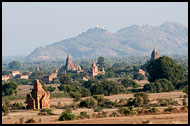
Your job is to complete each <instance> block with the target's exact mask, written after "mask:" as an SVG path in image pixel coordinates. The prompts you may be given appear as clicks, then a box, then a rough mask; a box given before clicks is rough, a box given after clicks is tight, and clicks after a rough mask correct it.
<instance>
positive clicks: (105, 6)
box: [2, 2, 188, 56]
mask: <svg viewBox="0 0 190 126" xmlns="http://www.w3.org/2000/svg"><path fill="white" fill-rule="evenodd" d="M166 21H175V22H178V23H181V24H183V25H184V26H186V27H188V3H187V2H3V3H2V55H3V56H17V55H29V54H30V53H31V52H32V51H33V50H34V49H35V48H38V47H40V46H45V45H50V44H53V43H55V42H58V41H61V40H64V39H68V38H71V37H76V36H77V35H78V34H80V33H82V32H86V31H87V30H88V29H89V28H94V27H95V26H96V25H97V24H99V25H100V26H102V27H106V28H107V29H108V31H110V32H112V33H113V32H117V31H118V30H119V29H121V28H124V27H128V26H130V25H133V24H138V25H147V24H148V25H151V26H159V25H161V24H162V23H164V22H166Z"/></svg>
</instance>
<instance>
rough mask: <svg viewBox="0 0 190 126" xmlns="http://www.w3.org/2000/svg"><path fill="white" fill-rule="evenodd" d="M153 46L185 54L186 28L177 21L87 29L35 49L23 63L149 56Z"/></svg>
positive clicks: (160, 50) (168, 53) (169, 51)
mask: <svg viewBox="0 0 190 126" xmlns="http://www.w3.org/2000/svg"><path fill="white" fill-rule="evenodd" d="M154 43H156V47H157V50H158V52H159V54H160V55H163V54H164V55H175V54H178V55H184V54H185V55H187V54H188V29H187V28H186V27H185V26H183V25H182V24H179V23H176V22H165V23H163V24H161V25H160V26H156V27H153V26H149V25H131V26H129V27H125V28H122V29H120V30H118V31H117V32H115V33H110V32H109V31H108V30H107V29H106V28H101V27H95V28H90V29H88V30H87V31H86V32H83V33H81V34H79V35H78V36H76V37H73V38H70V39H65V40H62V41H59V42H55V43H53V44H51V45H47V46H44V47H39V48H36V49H35V50H34V51H33V52H31V53H30V54H29V55H28V56H27V58H26V60H32V61H34V60H57V59H59V60H60V59H66V56H67V53H68V52H70V53H71V56H72V58H89V57H91V58H92V57H98V56H104V57H118V56H119V57H127V56H132V55H134V56H145V55H150V54H151V51H152V50H153V47H154Z"/></svg>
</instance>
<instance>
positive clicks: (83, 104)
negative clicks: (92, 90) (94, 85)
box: [79, 98, 97, 108]
mask: <svg viewBox="0 0 190 126" xmlns="http://www.w3.org/2000/svg"><path fill="white" fill-rule="evenodd" d="M96 105H97V102H96V100H94V99H93V98H87V99H85V100H82V101H81V102H80V104H79V106H80V107H87V108H93V107H95V106H96Z"/></svg>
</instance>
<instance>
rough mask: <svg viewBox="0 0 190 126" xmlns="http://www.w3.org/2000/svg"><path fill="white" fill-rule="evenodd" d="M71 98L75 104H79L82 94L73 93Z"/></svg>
mask: <svg viewBox="0 0 190 126" xmlns="http://www.w3.org/2000/svg"><path fill="white" fill-rule="evenodd" d="M70 96H71V97H72V98H73V101H74V102H78V101H80V100H81V94H80V93H79V92H71V93H70Z"/></svg>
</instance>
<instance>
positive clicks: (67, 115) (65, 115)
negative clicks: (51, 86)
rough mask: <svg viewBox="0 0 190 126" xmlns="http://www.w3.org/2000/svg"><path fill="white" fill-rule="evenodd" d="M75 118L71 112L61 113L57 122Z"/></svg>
mask: <svg viewBox="0 0 190 126" xmlns="http://www.w3.org/2000/svg"><path fill="white" fill-rule="evenodd" d="M75 117H76V116H75V115H74V114H72V113H71V112H63V113H62V114H61V116H60V117H59V119H58V120H59V121H67V120H74V119H75Z"/></svg>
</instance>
